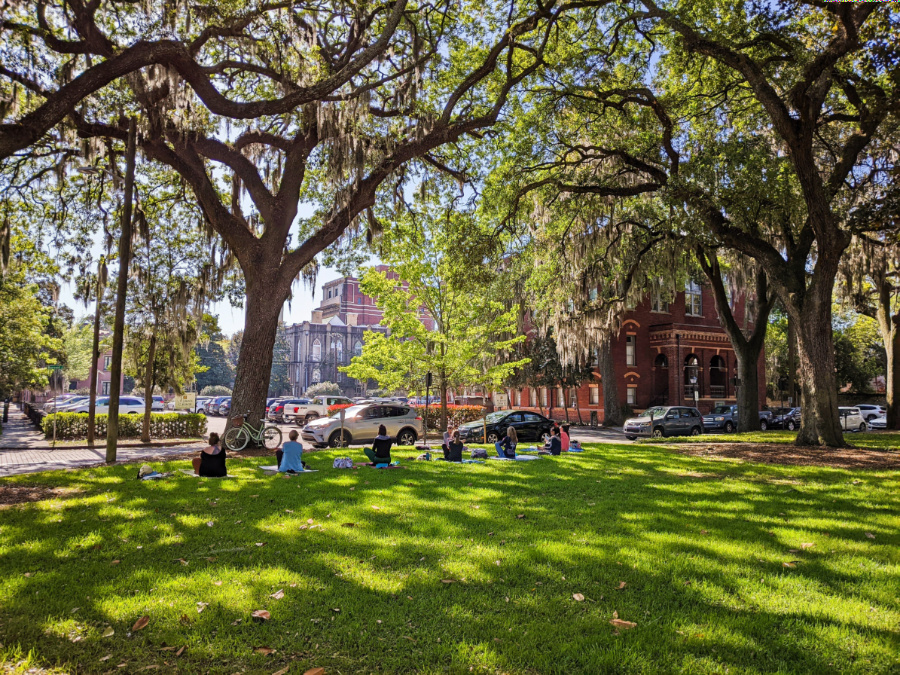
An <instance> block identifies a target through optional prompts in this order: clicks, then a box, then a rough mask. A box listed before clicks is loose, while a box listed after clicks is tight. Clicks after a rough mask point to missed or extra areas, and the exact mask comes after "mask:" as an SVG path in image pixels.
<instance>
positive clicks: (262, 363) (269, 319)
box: [231, 273, 286, 426]
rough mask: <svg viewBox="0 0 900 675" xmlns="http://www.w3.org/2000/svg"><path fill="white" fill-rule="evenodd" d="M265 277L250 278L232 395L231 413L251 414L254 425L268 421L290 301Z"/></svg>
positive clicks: (248, 278) (250, 420)
mask: <svg viewBox="0 0 900 675" xmlns="http://www.w3.org/2000/svg"><path fill="white" fill-rule="evenodd" d="M262 276H263V275H261V274H260V275H254V274H252V273H251V275H249V276H247V277H246V282H247V301H246V303H247V304H246V308H247V309H246V312H245V313H244V336H243V339H242V341H241V351H240V354H239V355H238V363H237V369H236V372H235V378H234V391H233V392H232V395H231V396H232V398H231V414H232V415H243V414H244V413H249V416H248V417H247V421H248V422H250V423H251V424H253V425H254V426H259V424H260V423H261V421H262V420H264V416H265V410H266V396H267V395H268V393H269V379H270V377H271V374H272V358H273V353H274V349H275V340H276V338H277V335H278V317H279V315H280V314H281V308H282V306H283V305H284V301H285V299H286V294H285V293H282V292H281V291H280V290H279V288H280V286H281V284H277V283H266V281H267V280H264V279H263V278H262Z"/></svg>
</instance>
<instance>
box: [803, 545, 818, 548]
mask: <svg viewBox="0 0 900 675" xmlns="http://www.w3.org/2000/svg"><path fill="white" fill-rule="evenodd" d="M813 546H815V544H800V548H812V547H813Z"/></svg>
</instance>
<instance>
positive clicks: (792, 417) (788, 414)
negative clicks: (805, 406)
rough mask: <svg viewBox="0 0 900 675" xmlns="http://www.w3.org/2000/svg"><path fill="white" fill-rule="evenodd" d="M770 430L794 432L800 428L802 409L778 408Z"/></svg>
mask: <svg viewBox="0 0 900 675" xmlns="http://www.w3.org/2000/svg"><path fill="white" fill-rule="evenodd" d="M769 428H770V429H787V430H788V431H794V430H795V429H799V428H800V408H776V409H775V411H774V416H773V417H772V423H771V424H770V425H769Z"/></svg>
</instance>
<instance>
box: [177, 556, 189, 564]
mask: <svg viewBox="0 0 900 675" xmlns="http://www.w3.org/2000/svg"><path fill="white" fill-rule="evenodd" d="M175 562H180V563H181V564H182V565H187V564H188V561H187V560H185V559H184V558H176V559H175Z"/></svg>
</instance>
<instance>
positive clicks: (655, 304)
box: [650, 288, 669, 314]
mask: <svg viewBox="0 0 900 675" xmlns="http://www.w3.org/2000/svg"><path fill="white" fill-rule="evenodd" d="M650 311H651V312H660V313H662V314H668V313H669V303H668V302H666V301H665V300H663V298H662V291H660V289H658V288H656V289H654V290H653V292H652V293H651V294H650Z"/></svg>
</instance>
